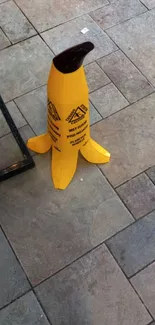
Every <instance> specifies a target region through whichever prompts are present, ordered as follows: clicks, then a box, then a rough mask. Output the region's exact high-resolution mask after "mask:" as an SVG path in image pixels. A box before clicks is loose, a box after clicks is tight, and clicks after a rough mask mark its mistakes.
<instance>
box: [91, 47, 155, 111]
mask: <svg viewBox="0 0 155 325" xmlns="http://www.w3.org/2000/svg"><path fill="white" fill-rule="evenodd" d="M117 51H121V52H122V53H123V51H122V50H121V49H118V50H117ZM117 51H115V52H117ZM113 53H114V52H112V53H110V54H108V56H110V55H111V54H113ZM123 54H124V53H123ZM124 55H125V56H126V54H124ZM104 58H105V57H104V56H103V57H102V58H100V59H97V61H96V63H97V64H98V66H99V67H100V69H101V70H102V71H103V72H104V73H105V74H106V75H107V77H108V78H109V79H110V81H111V83H113V84H114V85H115V87H116V88H117V89H118V91H119V92H120V93H121V94H122V95H123V97H124V98H125V99H126V100H127V102H128V103H129V104H130V105H133V104H135V103H137V102H138V101H139V100H141V99H143V98H145V97H147V96H149V95H151V94H153V93H154V92H155V88H154V86H152V85H151V84H150V82H149V84H150V86H152V87H153V89H152V92H150V93H149V94H147V95H145V96H143V97H141V98H139V99H136V100H135V101H133V102H131V101H130V100H129V99H128V98H127V97H126V96H125V95H124V93H123V92H122V90H121V89H120V88H119V87H118V86H117V85H116V83H115V82H114V81H113V80H112V79H111V77H110V76H109V75H108V74H107V73H106V72H105V71H104V69H103V68H102V67H101V66H100V64H99V62H98V61H99V60H102V59H104ZM126 58H127V56H126ZM127 59H128V60H129V58H127ZM129 61H130V60H129ZM130 63H131V64H132V62H131V61H130ZM134 67H135V68H136V69H137V67H136V66H134ZM137 70H138V69H137ZM138 72H139V73H141V72H140V71H139V70H138ZM143 77H144V76H143ZM144 78H145V77H144ZM145 79H146V78H145ZM147 81H148V80H147ZM124 108H125V107H124Z"/></svg>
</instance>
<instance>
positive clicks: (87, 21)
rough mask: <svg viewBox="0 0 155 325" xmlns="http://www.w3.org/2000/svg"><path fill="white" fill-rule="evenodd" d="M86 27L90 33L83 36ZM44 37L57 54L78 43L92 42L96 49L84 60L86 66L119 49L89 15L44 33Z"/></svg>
mask: <svg viewBox="0 0 155 325" xmlns="http://www.w3.org/2000/svg"><path fill="white" fill-rule="evenodd" d="M85 27H87V28H88V29H89V31H88V32H87V33H86V34H83V33H82V32H81V30H82V29H83V28H85ZM42 37H43V38H44V40H45V42H46V43H47V44H48V45H49V46H50V48H51V49H52V51H53V52H54V53H55V54H58V53H60V52H61V51H63V50H66V49H67V48H69V47H71V46H74V45H76V44H78V43H83V42H85V41H91V42H92V43H94V45H95V49H94V50H93V51H91V53H89V54H88V55H87V57H86V58H85V60H84V63H85V64H86V63H90V62H92V61H94V60H96V59H99V58H101V57H102V56H105V55H107V54H109V53H111V52H113V51H114V50H116V49H117V46H116V45H115V44H114V43H113V42H112V41H111V39H110V38H109V37H108V36H107V34H106V33H105V32H104V31H103V30H102V29H101V28H100V27H99V26H98V25H97V24H96V23H95V22H94V20H93V19H92V18H91V17H89V15H84V16H82V17H79V18H76V19H73V20H72V21H69V22H67V23H65V24H62V25H60V26H57V27H55V28H53V29H51V30H49V31H47V32H44V33H42Z"/></svg>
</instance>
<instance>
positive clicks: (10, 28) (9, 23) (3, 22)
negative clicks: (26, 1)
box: [0, 0, 36, 43]
mask: <svg viewBox="0 0 155 325" xmlns="http://www.w3.org/2000/svg"><path fill="white" fill-rule="evenodd" d="M0 26H1V28H2V29H3V31H4V32H5V34H6V35H7V37H8V38H9V39H10V41H11V42H12V43H17V42H19V41H22V40H24V39H26V38H28V37H30V36H33V35H35V34H36V31H35V30H34V28H33V27H32V25H31V24H30V23H29V21H28V20H27V19H26V17H25V16H24V15H23V13H22V12H21V11H20V9H19V8H18V7H17V6H16V4H15V3H14V2H13V1H12V0H11V1H7V2H4V3H3V4H1V5H0Z"/></svg>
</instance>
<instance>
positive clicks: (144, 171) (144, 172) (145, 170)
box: [104, 165, 155, 190]
mask: <svg viewBox="0 0 155 325" xmlns="http://www.w3.org/2000/svg"><path fill="white" fill-rule="evenodd" d="M153 166H154V165H153ZM153 166H150V167H148V168H147V169H144V170H142V171H141V172H140V173H138V174H136V175H134V176H132V177H131V178H130V179H128V180H126V181H125V182H123V183H120V184H119V185H117V186H115V187H113V185H112V184H111V186H112V187H113V188H114V189H115V190H117V189H118V188H119V187H121V186H122V185H125V184H126V183H128V182H130V181H131V180H133V179H134V178H136V177H137V176H140V175H142V174H146V175H147V173H146V172H147V170H148V169H150V168H151V167H153ZM104 176H105V175H104ZM105 177H106V176H105ZM147 177H148V178H149V179H150V177H149V176H148V175H147ZM150 180H151V179H150ZM151 181H152V180H151ZM152 183H153V182H152ZM153 185H154V186H155V184H154V183H153Z"/></svg>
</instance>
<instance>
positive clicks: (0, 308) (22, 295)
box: [0, 288, 31, 311]
mask: <svg viewBox="0 0 155 325" xmlns="http://www.w3.org/2000/svg"><path fill="white" fill-rule="evenodd" d="M29 292H31V288H30V289H28V290H26V291H25V292H24V293H22V294H21V295H20V296H19V297H17V298H15V299H13V300H11V301H10V302H9V303H8V304H6V305H4V306H3V307H0V311H1V310H3V309H5V308H6V307H8V306H10V305H11V304H13V303H14V302H15V301H17V300H19V299H20V298H22V297H24V296H25V295H26V294H27V293H29Z"/></svg>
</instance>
